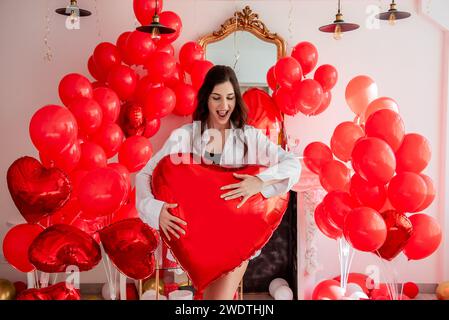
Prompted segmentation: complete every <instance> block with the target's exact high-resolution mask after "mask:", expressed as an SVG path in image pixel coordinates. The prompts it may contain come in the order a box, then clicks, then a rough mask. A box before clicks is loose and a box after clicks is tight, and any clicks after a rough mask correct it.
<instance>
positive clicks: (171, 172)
mask: <svg viewBox="0 0 449 320" xmlns="http://www.w3.org/2000/svg"><path fill="white" fill-rule="evenodd" d="M183 157H184V159H187V160H190V162H189V164H184V163H181V164H178V165H176V164H173V162H172V161H171V159H170V156H166V157H165V158H163V159H162V160H161V161H160V162H159V163H158V165H157V166H156V168H155V170H154V172H153V178H152V180H151V183H152V190H153V192H154V194H155V197H156V198H157V199H159V200H162V201H165V202H167V203H177V204H178V206H177V207H176V208H174V209H172V210H171V213H172V214H173V215H175V216H177V217H179V218H181V219H183V220H184V221H186V222H187V226H183V228H184V229H185V231H186V234H185V235H183V236H181V238H180V239H171V241H168V240H167V239H166V238H165V236H164V235H162V237H163V239H164V241H165V242H166V243H167V245H168V246H169V247H170V248H171V250H172V252H173V254H174V256H175V257H176V259H177V261H178V262H179V263H180V264H181V266H182V267H183V269H184V270H186V272H187V273H188V275H189V277H190V279H192V282H193V284H194V286H195V287H196V288H197V289H198V290H199V291H202V290H203V289H204V288H205V287H207V285H208V284H210V283H211V282H212V281H214V280H215V279H218V278H219V277H221V276H222V275H223V274H226V273H227V272H230V271H232V270H234V269H235V268H236V267H238V266H239V265H241V264H242V262H243V261H245V260H247V259H249V258H250V257H251V256H252V255H253V254H254V253H255V252H256V251H257V250H259V249H261V248H262V247H263V246H264V245H265V244H266V243H267V242H268V240H269V239H270V237H271V235H272V233H273V232H274V230H275V229H276V228H277V226H278V225H279V223H280V222H281V220H282V216H283V214H284V212H285V209H286V208H287V204H288V193H287V194H285V195H282V196H275V197H271V198H268V199H266V198H264V197H263V196H262V195H261V194H260V193H259V194H257V195H255V196H253V197H251V198H250V199H249V200H248V201H247V202H246V203H245V205H243V206H242V207H241V208H239V209H237V204H238V203H239V199H234V200H230V201H226V200H224V199H222V198H220V196H221V195H222V194H223V193H224V191H222V190H220V188H221V187H222V186H224V185H228V184H231V183H236V182H237V179H236V178H235V177H234V176H233V173H235V172H236V173H240V174H250V175H254V174H257V173H259V172H260V171H263V169H264V168H262V167H260V166H246V167H244V168H240V169H235V168H234V169H232V168H223V167H220V166H217V165H206V164H194V163H193V159H192V155H190V156H189V155H188V154H184V155H183ZM231 230H232V232H231ZM233 234H238V235H239V236H238V237H235V236H233Z"/></svg>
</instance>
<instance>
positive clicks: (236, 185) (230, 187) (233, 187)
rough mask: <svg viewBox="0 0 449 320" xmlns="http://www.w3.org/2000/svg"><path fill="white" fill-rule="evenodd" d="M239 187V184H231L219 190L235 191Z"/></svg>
mask: <svg viewBox="0 0 449 320" xmlns="http://www.w3.org/2000/svg"><path fill="white" fill-rule="evenodd" d="M238 187H240V182H239V183H233V184H228V185H226V186H223V187H221V188H220V190H227V189H235V188H238Z"/></svg>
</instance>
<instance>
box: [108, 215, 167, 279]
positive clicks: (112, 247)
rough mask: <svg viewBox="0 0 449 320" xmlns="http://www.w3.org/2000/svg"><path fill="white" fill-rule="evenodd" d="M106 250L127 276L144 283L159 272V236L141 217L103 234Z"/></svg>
mask: <svg viewBox="0 0 449 320" xmlns="http://www.w3.org/2000/svg"><path fill="white" fill-rule="evenodd" d="M100 239H101V243H102V244H103V247H104V250H105V251H106V253H107V254H108V256H109V258H111V260H112V262H113V263H114V265H115V266H116V267H117V269H119V270H120V271H121V272H122V273H124V274H125V275H126V276H127V277H129V278H132V279H136V280H140V279H145V278H147V277H149V276H150V275H151V274H152V273H153V272H154V269H155V260H154V254H153V252H154V250H156V248H157V245H158V242H159V235H158V233H157V231H156V230H154V229H153V228H151V227H149V226H148V225H147V224H145V223H143V222H142V220H140V219H139V218H134V219H125V220H120V221H118V222H116V223H113V224H111V225H110V226H108V227H106V228H104V229H102V230H101V231H100Z"/></svg>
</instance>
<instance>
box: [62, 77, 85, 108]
mask: <svg viewBox="0 0 449 320" xmlns="http://www.w3.org/2000/svg"><path fill="white" fill-rule="evenodd" d="M58 92H59V97H60V98H61V101H62V103H63V104H64V105H66V106H68V105H69V104H70V103H71V102H72V101H73V100H76V99H78V98H89V99H90V98H92V95H93V88H92V85H91V84H90V81H89V79H87V78H86V77H84V76H82V75H80V74H77V73H70V74H68V75H66V76H65V77H64V78H62V80H61V81H60V82H59V87H58Z"/></svg>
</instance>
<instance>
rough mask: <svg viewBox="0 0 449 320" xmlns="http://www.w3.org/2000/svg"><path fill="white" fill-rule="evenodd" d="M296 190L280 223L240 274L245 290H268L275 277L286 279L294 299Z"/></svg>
mask: <svg viewBox="0 0 449 320" xmlns="http://www.w3.org/2000/svg"><path fill="white" fill-rule="evenodd" d="M296 214H297V193H296V192H294V191H290V199H289V203H288V208H287V210H286V211H285V213H284V216H283V218H282V222H281V224H280V225H279V227H278V228H277V229H276V231H275V232H274V233H273V236H272V237H271V239H270V240H269V241H268V243H267V244H266V245H265V247H263V249H262V251H261V253H260V255H259V256H258V257H257V258H255V259H253V260H251V261H250V263H249V265H248V269H247V270H246V273H245V276H244V277H243V292H244V293H267V292H268V287H269V285H270V282H271V281H272V280H273V279H275V278H283V279H285V280H286V281H287V282H288V284H289V285H290V288H291V289H292V291H293V299H297V298H298V297H297V291H298V290H297V284H298V281H297V280H298V279H297V278H298V276H297V274H298V273H297V270H298V267H297V266H298V261H297V217H296Z"/></svg>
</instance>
